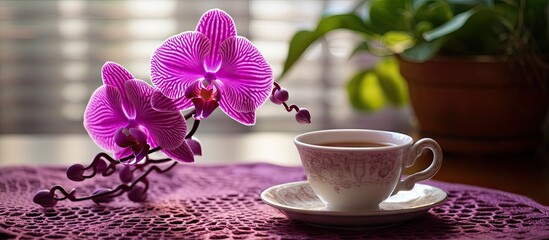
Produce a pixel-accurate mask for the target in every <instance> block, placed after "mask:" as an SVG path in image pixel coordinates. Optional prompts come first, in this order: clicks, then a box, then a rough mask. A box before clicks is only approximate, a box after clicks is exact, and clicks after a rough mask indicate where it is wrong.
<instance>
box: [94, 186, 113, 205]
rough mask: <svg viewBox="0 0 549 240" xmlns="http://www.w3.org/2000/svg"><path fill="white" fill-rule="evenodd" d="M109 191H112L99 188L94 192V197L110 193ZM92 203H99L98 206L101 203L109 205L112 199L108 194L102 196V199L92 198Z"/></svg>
mask: <svg viewBox="0 0 549 240" xmlns="http://www.w3.org/2000/svg"><path fill="white" fill-rule="evenodd" d="M109 191H111V190H110V189H108V188H97V189H95V190H94V191H93V192H92V196H95V195H99V194H102V193H105V192H109ZM92 201H93V202H94V203H97V204H99V203H108V202H111V201H112V197H111V196H109V195H108V194H107V195H104V196H100V197H94V198H92Z"/></svg>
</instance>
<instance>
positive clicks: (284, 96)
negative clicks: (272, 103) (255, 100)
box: [273, 88, 290, 102]
mask: <svg viewBox="0 0 549 240" xmlns="http://www.w3.org/2000/svg"><path fill="white" fill-rule="evenodd" d="M273 97H274V98H275V99H276V100H278V101H280V102H286V101H288V99H289V98H290V93H288V90H286V89H285V88H281V89H280V90H277V91H275V92H274V94H273Z"/></svg>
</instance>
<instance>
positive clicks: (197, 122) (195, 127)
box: [185, 119, 200, 139]
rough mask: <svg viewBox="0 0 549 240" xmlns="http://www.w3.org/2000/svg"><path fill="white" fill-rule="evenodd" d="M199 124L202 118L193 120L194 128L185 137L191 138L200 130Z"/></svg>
mask: <svg viewBox="0 0 549 240" xmlns="http://www.w3.org/2000/svg"><path fill="white" fill-rule="evenodd" d="M199 125H200V120H196V119H195V120H194V122H193V128H192V129H191V131H190V132H189V134H187V136H185V139H189V138H191V137H193V135H194V134H195V133H196V130H198V126H199Z"/></svg>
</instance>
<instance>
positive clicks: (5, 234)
mask: <svg viewBox="0 0 549 240" xmlns="http://www.w3.org/2000/svg"><path fill="white" fill-rule="evenodd" d="M115 178H116V176H115ZM303 179H305V176H304V173H303V169H302V168H301V167H286V166H279V165H272V164H266V163H246V164H225V165H217V166H199V165H178V166H176V167H175V168H174V169H172V170H171V171H169V172H167V173H166V174H163V175H160V174H156V175H152V176H150V178H149V180H150V181H151V183H154V184H151V188H150V189H149V195H148V200H147V201H146V202H144V203H134V202H131V201H129V200H127V199H126V198H125V197H119V198H116V199H115V200H114V201H113V202H111V203H108V204H102V205H96V204H94V203H92V202H90V201H85V202H75V203H73V202H60V203H59V204H58V205H57V206H56V207H55V208H52V209H43V208H42V207H40V206H38V205H35V204H33V203H32V201H31V198H32V196H33V194H34V192H35V191H36V190H37V189H41V188H49V187H50V186H51V185H52V184H60V185H63V186H65V187H67V188H69V189H70V188H72V187H77V189H78V190H77V191H84V192H89V191H92V190H93V188H95V186H108V185H110V184H112V181H114V180H116V179H113V178H112V177H108V178H93V179H90V180H87V181H85V182H82V183H74V182H71V181H69V180H66V179H65V178H64V168H61V167H43V166H41V167H33V166H27V167H17V166H15V167H4V168H1V169H0V238H16V237H17V238H35V237H36V238H69V239H128V238H136V239H227V238H232V239H249V238H253V239H333V238H347V239H354V238H374V239H375V238H383V239H401V238H406V239H444V238H450V239H452V238H472V239H495V238H503V239H506V238H507V239H519V238H521V239H544V238H547V237H549V208H548V207H545V206H542V205H540V204H538V203H536V202H534V201H532V200H530V199H529V198H526V197H523V196H520V195H516V194H511V193H506V192H502V191H497V190H492V189H486V188H480V187H474V186H469V185H462V184H451V183H444V182H439V181H427V182H426V183H427V184H430V185H433V186H437V187H439V188H442V189H444V190H445V191H446V192H447V193H448V194H449V198H448V200H447V201H446V202H445V203H444V204H443V205H441V206H438V207H435V208H433V209H431V210H429V212H428V213H426V214H424V215H422V216H420V217H418V218H415V219H413V220H410V221H407V222H404V223H401V224H398V225H394V226H389V227H387V228H371V229H370V228H358V229H353V230H349V229H331V228H321V227H318V226H312V225H308V224H306V223H303V222H297V221H291V220H289V219H287V218H286V217H285V216H284V215H282V214H281V213H280V212H278V211H277V210H275V209H274V208H271V207H270V206H267V205H265V204H264V203H263V202H262V201H261V199H260V198H259V194H260V192H261V191H262V190H263V189H265V188H267V187H269V186H273V185H276V184H280V183H285V182H292V181H299V180H303Z"/></svg>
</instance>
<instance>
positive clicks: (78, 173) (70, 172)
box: [67, 163, 86, 182]
mask: <svg viewBox="0 0 549 240" xmlns="http://www.w3.org/2000/svg"><path fill="white" fill-rule="evenodd" d="M84 171H86V169H85V167H84V165H82V164H79V163H77V164H73V165H71V166H70V167H69V168H67V178H68V179H70V180H73V181H75V182H81V181H84V180H85V179H86V178H85V177H84V176H82V175H84Z"/></svg>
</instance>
